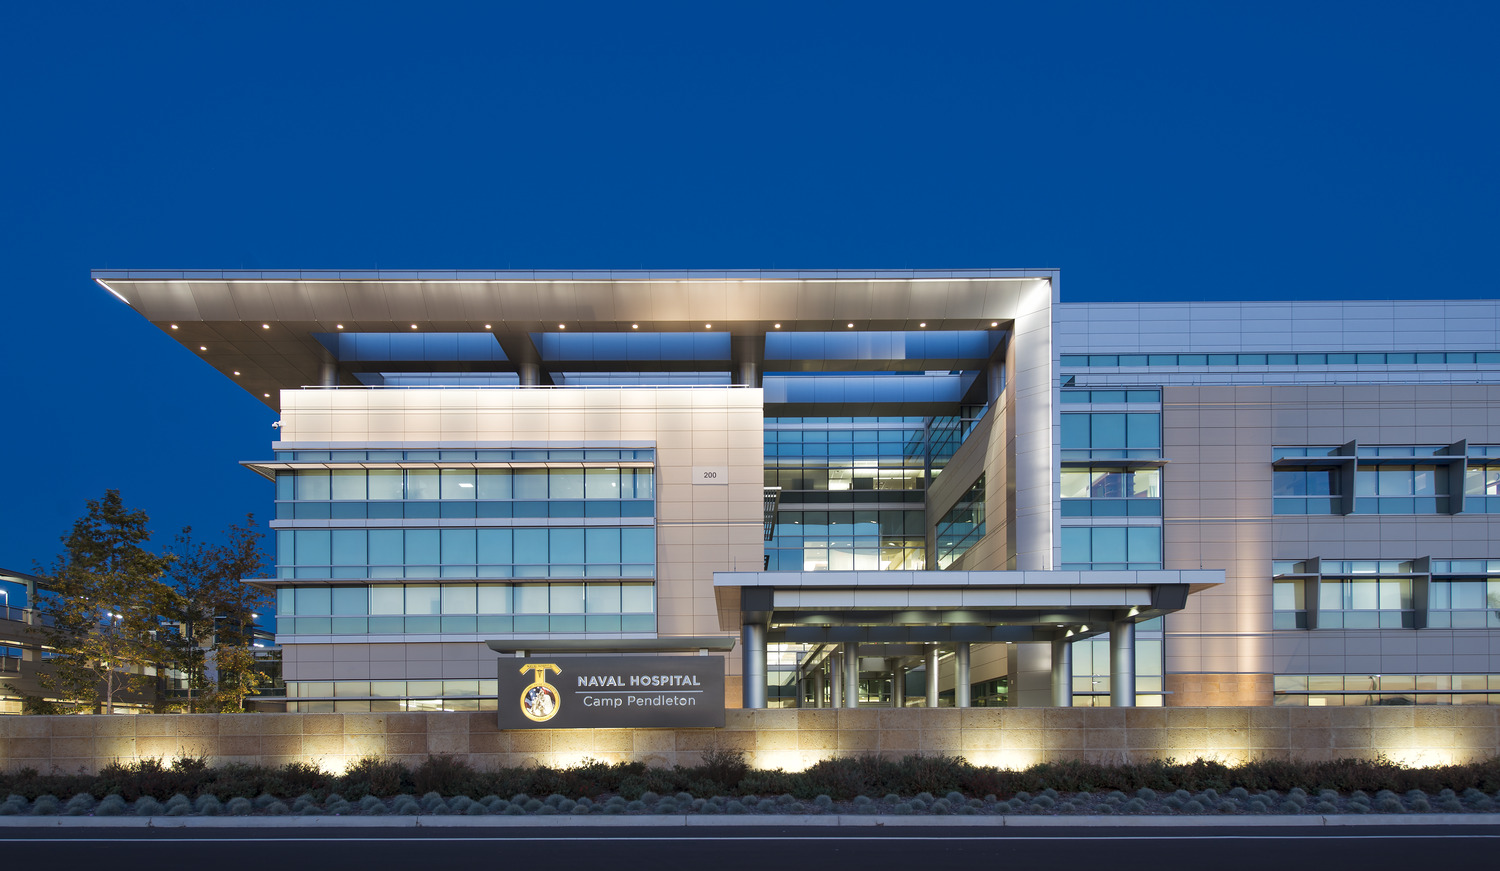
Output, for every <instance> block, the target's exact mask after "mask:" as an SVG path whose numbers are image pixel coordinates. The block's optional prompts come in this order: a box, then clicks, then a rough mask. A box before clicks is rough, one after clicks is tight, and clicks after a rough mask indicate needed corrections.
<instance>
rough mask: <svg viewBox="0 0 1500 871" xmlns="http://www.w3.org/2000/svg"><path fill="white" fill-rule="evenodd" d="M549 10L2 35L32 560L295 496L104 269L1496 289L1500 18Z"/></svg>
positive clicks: (1103, 292) (1433, 292)
mask: <svg viewBox="0 0 1500 871" xmlns="http://www.w3.org/2000/svg"><path fill="white" fill-rule="evenodd" d="M530 6H532V7H535V8H527V9H521V8H519V7H518V5H515V4H495V3H429V4H394V3H392V4H381V3H371V2H367V3H347V4H337V3H320V4H251V3H240V4H223V3H212V4H210V3H171V4H169V3H151V4H120V3H68V4H62V3H7V4H4V5H3V7H0V81H3V82H4V85H3V86H0V110H3V115H0V122H3V123H0V159H3V164H0V165H3V167H4V187H3V188H0V222H3V225H0V230H3V233H0V239H3V243H0V244H3V251H4V254H5V257H4V260H5V266H6V276H5V286H4V291H3V297H0V299H3V302H4V313H5V318H6V321H7V324H6V326H7V329H6V339H5V346H6V347H5V350H6V355H5V363H6V367H7V370H8V371H9V373H10V376H9V384H8V386H7V389H6V396H7V399H8V402H7V403H6V406H7V411H8V420H7V422H6V423H7V425H6V426H5V428H4V432H5V445H4V452H5V455H6V457H7V458H8V460H9V462H8V464H7V466H8V469H7V478H8V480H9V482H10V483H9V487H8V493H7V498H6V499H5V500H4V504H3V508H0V511H3V512H4V516H3V529H4V532H3V534H0V566H3V567H6V568H11V569H20V570H29V569H30V568H31V567H32V565H33V564H34V563H35V562H38V561H40V562H43V563H45V562H49V561H50V560H51V558H52V556H53V555H54V554H55V553H56V552H57V550H58V542H57V538H58V536H60V535H62V534H64V533H65V532H66V531H67V530H68V528H69V526H70V524H71V522H72V520H73V518H75V517H77V516H79V515H80V514H81V513H82V511H83V507H84V500H85V499H88V498H91V497H97V496H99V495H100V494H102V493H103V491H104V490H105V488H108V487H115V488H118V489H120V490H121V491H122V492H123V495H124V498H125V500H126V502H127V504H129V505H131V506H134V507H139V508H143V509H145V510H146V511H147V512H148V513H149V514H150V515H151V517H152V520H153V526H154V528H155V529H156V530H157V534H158V539H157V540H158V542H159V543H163V544H164V543H166V542H167V541H168V540H169V539H170V537H171V534H172V533H173V532H174V531H175V530H176V529H177V528H179V527H181V526H183V525H185V524H192V525H193V526H195V527H198V528H199V529H200V530H203V531H210V532H211V531H214V530H218V529H220V528H222V527H223V526H225V525H226V524H228V523H229V522H231V521H233V520H235V519H237V518H239V517H242V516H243V515H244V514H245V513H246V512H247V511H254V512H256V513H257V514H258V515H259V516H261V517H262V518H264V517H265V516H266V515H267V513H268V511H269V508H270V506H271V498H272V492H271V488H270V485H269V484H268V483H266V482H265V481H263V480H262V479H260V478H259V477H258V476H256V475H254V474H253V473H251V472H248V471H245V470H243V469H241V468H240V467H238V466H237V465H236V461H238V460H242V459H254V458H261V457H264V456H266V455H267V453H268V451H269V447H268V444H269V442H270V440H271V438H272V436H273V431H272V429H271V426H270V424H271V422H272V421H273V420H274V419H275V415H274V414H273V413H272V412H271V411H269V410H268V409H266V408H265V407H264V406H263V405H261V404H260V403H259V402H258V401H256V400H255V399H252V398H251V397H250V396H249V395H247V394H245V393H243V392H241V391H240V390H239V389H238V388H236V387H235V386H234V385H232V384H230V383H229V382H228V381H226V380H225V379H224V378H222V377H221V376H219V375H218V374H217V373H215V372H213V371H212V370H210V369H209V368H208V367H206V366H204V365H203V364H201V363H200V362H198V361H197V360H195V359H194V356H193V355H192V354H191V353H189V352H187V351H186V350H184V349H182V348H181V347H179V346H178V345H177V344H176V343H175V342H173V341H172V340H171V339H169V338H168V337H167V336H165V335H163V334H162V333H161V332H159V331H158V330H157V329H155V328H154V327H152V326H150V325H149V324H147V323H146V322H145V321H144V320H143V319H142V318H140V317H139V316H138V315H136V314H135V313H134V312H133V311H131V310H130V309H129V308H127V307H126V306H124V305H122V304H121V303H119V302H118V301H117V300H115V299H114V298H113V297H111V296H110V295H109V294H107V293H106V292H104V291H103V290H102V289H100V288H99V287H98V286H97V285H95V284H93V283H92V282H91V281H90V280H89V277H88V270H89V268H91V267H111V268H126V267H141V268H150V267H198V268H239V267H247V268H313V267H336V268H337V267H342V268H363V267H376V266H379V267H385V268H444V267H448V268H455V267H456V268H475V269H488V268H510V267H515V268H521V267H526V268H532V267H535V268H573V267H578V268H599V267H605V268H609V267H613V268H637V267H658V268H691V267H697V268H724V267H734V268H769V267H776V268H793V267H850V268H870V267H894V268H901V267H930V268H948V267H1040V266H1047V267H1058V268H1060V269H1062V272H1063V277H1064V281H1063V296H1064V299H1065V300H1071V301H1083V300H1109V299H1142V300H1144V299H1175V298H1191V299H1234V298H1262V299H1264V298H1314V297H1320V298H1337V297H1354V298H1359V297H1371V298H1438V297H1443V296H1453V297H1491V296H1496V295H1497V290H1496V287H1495V282H1494V277H1493V254H1494V250H1495V248H1494V246H1495V239H1496V231H1497V228H1500V220H1497V218H1500V215H1497V209H1500V184H1497V179H1500V170H1497V161H1496V158H1495V155H1496V153H1497V142H1496V139H1497V136H1496V134H1497V131H1500V113H1497V112H1496V105H1497V99H1496V94H1495V91H1496V83H1497V82H1500V75H1497V69H1496V68H1497V57H1500V55H1497V54H1496V52H1495V50H1494V45H1493V41H1494V35H1495V33H1496V32H1497V25H1500V4H1495V3H1493V2H1447V3H1442V4H1411V3H1400V4H1398V3H1317V4H1308V3H1303V2H1298V3H1257V4H1238V5H1235V6H1233V7H1230V6H1229V5H1228V4H1208V3H1198V2H1192V3H1144V4H1105V3H1102V2H1100V3H1068V4H1062V3H1052V4H1024V7H1023V4H999V3H983V4H959V5H951V4H926V5H922V4H915V5H914V4H908V3H900V4H897V3H889V4H887V3H874V2H862V3H853V2H815V3H806V2H804V3H763V4H748V3H742V4H730V3H721V4H705V3H701V2H695V3H688V2H683V3H671V4H667V3H644V4H589V3H570V4H530ZM1038 7H1040V8H1038Z"/></svg>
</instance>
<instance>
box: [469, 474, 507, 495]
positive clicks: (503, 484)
mask: <svg viewBox="0 0 1500 871" xmlns="http://www.w3.org/2000/svg"><path fill="white" fill-rule="evenodd" d="M474 492H475V495H476V496H477V497H478V498H480V499H509V498H511V486H510V470H509V469H479V470H478V471H477V472H476V473H475V476H474Z"/></svg>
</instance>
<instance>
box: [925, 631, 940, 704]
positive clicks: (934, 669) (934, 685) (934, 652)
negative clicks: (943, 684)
mask: <svg viewBox="0 0 1500 871" xmlns="http://www.w3.org/2000/svg"><path fill="white" fill-rule="evenodd" d="M937 703H938V646H937V645H936V644H929V645H927V707H929V708H935V707H937V706H938V704H937Z"/></svg>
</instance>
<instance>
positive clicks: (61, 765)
mask: <svg viewBox="0 0 1500 871" xmlns="http://www.w3.org/2000/svg"><path fill="white" fill-rule="evenodd" d="M715 749H732V750H743V751H744V752H745V754H746V757H747V758H748V760H749V761H750V762H751V764H752V765H754V766H755V767H758V768H786V769H801V768H805V767H807V766H809V765H811V764H813V763H815V762H817V761H818V760H820V759H828V758H832V757H837V756H849V755H854V754H866V753H874V754H879V755H880V756H882V757H887V758H900V757H903V756H913V755H927V756H936V755H947V756H963V757H964V758H966V759H968V760H969V761H970V762H972V763H974V764H976V765H994V766H999V767H1003V768H1024V767H1026V766H1029V765H1033V764H1035V763H1038V762H1053V761H1062V760H1083V761H1090V762H1102V763H1122V762H1143V761H1148V760H1152V759H1168V758H1170V759H1175V760H1178V761H1183V762H1185V761H1190V760H1192V759H1197V758H1204V759H1212V760H1217V761H1221V762H1225V763H1228V764H1237V763H1242V762H1247V761H1251V760H1260V759H1287V760H1297V761H1321V760H1329V759H1339V758H1365V759H1373V758H1376V757H1377V756H1384V757H1386V758H1389V759H1392V760H1394V761H1397V762H1401V763H1404V764H1408V765H1435V764H1447V763H1455V762H1474V761H1480V760H1483V759H1488V758H1491V757H1494V756H1496V755H1500V707H1496V706H1488V705H1476V706H1473V707H1438V706H1434V707H1369V708H1352V707H1351V708H1263V707H1255V708H969V709H963V710H960V709H956V708H935V709H928V708H912V709H906V710H891V709H878V708H865V709H860V710H791V709H778V710H756V711H750V710H730V711H728V712H727V721H726V726H725V728H723V729H573V730H561V729H554V730H547V729H538V730H518V731H502V730H500V729H499V728H498V727H497V726H496V723H495V715H494V714H493V713H390V714H165V715H140V716H64V717H30V716H10V717H0V769H3V770H6V771H16V770H20V769H23V768H34V769H36V770H38V771H41V772H45V773H52V772H56V773H65V774H72V773H77V772H84V773H93V772H97V771H98V770H99V769H100V768H102V767H104V766H106V765H109V764H110V763H111V762H116V761H121V762H130V761H134V760H137V759H143V758H150V759H163V760H171V759H172V758H174V757H178V756H205V757H207V758H208V761H209V763H210V764H212V765H216V766H217V765H227V764H229V763H235V762H238V763H245V764H252V765H271V766H280V765H285V764H286V763H288V762H312V763H317V764H318V765H320V766H322V767H323V768H324V769H325V770H329V771H333V772H342V771H343V770H344V769H345V768H346V767H347V766H348V765H350V764H351V763H353V762H355V761H356V760H359V759H362V758H365V757H371V756H374V757H382V758H387V759H394V760H397V761H399V762H402V763H404V764H406V765H409V766H416V765H418V764H420V763H421V762H422V761H423V760H424V759H426V758H427V756H429V755H436V754H446V755H451V756H455V757H458V758H461V759H464V760H466V761H468V762H469V764H471V765H473V766H475V767H476V768H480V769H494V768H500V767H510V766H533V765H547V766H554V767H568V766H573V765H577V764H579V763H581V762H583V761H584V760H585V759H597V760H600V761H602V762H626V761H640V762H644V763H646V764H647V765H652V766H671V765H695V764H697V763H699V762H700V761H701V759H702V758H703V754H704V753H705V752H707V751H710V750H715Z"/></svg>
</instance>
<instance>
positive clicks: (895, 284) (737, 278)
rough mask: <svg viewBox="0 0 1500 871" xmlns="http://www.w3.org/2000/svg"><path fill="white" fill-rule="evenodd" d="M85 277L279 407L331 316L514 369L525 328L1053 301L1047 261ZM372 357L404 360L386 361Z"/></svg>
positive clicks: (898, 317)
mask: <svg viewBox="0 0 1500 871" xmlns="http://www.w3.org/2000/svg"><path fill="white" fill-rule="evenodd" d="M92 277H93V279H94V280H95V281H96V282H97V283H99V285H100V286H101V287H104V288H105V289H107V290H109V291H110V292H111V293H113V294H115V295H116V296H118V297H119V298H120V299H122V300H124V301H125V302H126V303H127V304H129V305H130V306H131V307H132V308H134V309H136V311H138V312H140V313H141V314H142V315H143V316H145V317H146V319H147V320H149V321H151V322H152V323H153V324H155V325H156V326H157V327H158V328H159V329H161V330H162V331H163V332H165V333H167V334H168V335H170V336H171V337H172V338H173V339H175V340H176V341H177V342H178V343H180V344H181V345H183V346H184V347H185V348H187V349H188V350H190V351H191V352H192V353H193V354H194V355H195V356H198V357H200V358H202V359H203V360H204V361H205V362H207V363H209V364H210V365H212V366H213V367H214V368H216V369H218V370H219V371H221V372H222V373H224V375H225V376H226V377H227V378H229V379H230V380H231V381H234V382H235V383H236V384H239V385H240V386H241V387H242V388H244V389H245V390H246V391H248V392H249V393H250V394H251V395H252V396H255V397H256V398H257V399H260V400H261V401H262V402H264V403H265V404H266V405H268V406H270V407H272V408H278V409H279V407H280V395H279V392H280V391H281V390H283V389H295V388H299V387H303V386H307V385H313V384H318V383H320V372H321V369H322V367H323V366H324V365H325V364H327V363H330V362H336V361H334V360H333V359H332V356H331V354H330V352H329V351H328V349H327V348H325V347H324V346H323V345H322V343H320V342H319V341H318V340H317V339H316V338H314V334H317V333H336V332H338V331H339V329H340V326H339V325H341V324H342V326H343V329H344V331H345V332H349V333H360V332H365V333H370V332H375V333H380V332H386V333H393V332H399V333H409V332H417V333H423V332H427V333H431V332H492V333H494V334H495V336H496V338H497V339H498V340H499V342H500V345H501V347H502V348H503V349H504V350H505V354H506V358H507V359H506V361H497V362H493V363H452V364H450V365H449V366H448V368H454V367H456V368H458V369H460V370H463V371H517V367H519V366H520V365H521V364H522V363H529V362H537V361H538V359H537V358H534V357H533V356H532V355H535V354H536V349H535V348H534V346H533V343H532V341H531V338H530V334H531V333H535V332H549V331H555V330H557V329H558V328H559V324H565V325H566V328H567V329H568V330H570V331H581V332H629V331H631V330H632V327H633V326H635V325H638V327H639V329H640V330H642V331H646V332H701V331H703V330H704V329H706V328H708V327H706V325H708V324H712V327H711V329H713V330H714V331H715V332H728V333H730V334H731V335H735V336H761V335H764V334H765V333H767V332H770V331H772V330H774V329H776V328H777V327H776V325H777V324H780V325H781V328H782V329H783V330H787V331H799V330H805V331H836V330H844V329H847V328H848V327H847V325H848V324H849V323H853V324H855V329H858V330H866V331H868V330H892V331H906V330H911V331H915V330H919V329H923V327H922V324H925V325H926V326H925V329H928V330H934V331H942V330H988V329H992V328H993V327H994V325H996V324H1003V323H1005V322H1009V321H1013V320H1014V319H1015V317H1016V316H1017V314H1018V313H1019V312H1020V311H1021V310H1022V301H1023V299H1026V298H1034V297H1035V295H1036V293H1037V292H1038V291H1040V290H1042V289H1043V287H1045V293H1046V294H1047V297H1048V299H1054V298H1055V296H1056V288H1057V278H1058V271H1057V270H1055V269H1016V270H1010V269H973V270H651V271H628V270H627V271H614V270H600V271H587V270H573V271H533V270H514V271H479V270H476V271H464V270H411V271H402V270H270V271H265V270H260V271H256V270H133V269H127V270H107V269H106V270H94V271H93V273H92ZM174 325H175V327H174ZM203 349H207V350H203ZM528 357H532V359H528ZM779 362H780V361H779ZM786 362H787V365H788V366H789V367H795V366H797V365H799V364H797V363H796V361H786ZM362 365H363V364H362ZM381 365H384V366H385V368H392V367H393V366H394V367H395V369H399V368H402V364H401V362H400V361H389V362H387V363H385V364H381ZM547 365H552V364H551V363H548V364H547ZM559 365H563V366H565V365H567V364H559ZM422 367H426V368H429V369H430V368H433V363H423V364H422ZM366 368H369V367H366ZM436 368H439V369H441V368H443V365H442V364H441V363H440V361H439V365H438V366H437V367H436ZM879 368H886V367H885V366H883V365H882V366H881V367H879ZM395 369H393V371H395Z"/></svg>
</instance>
